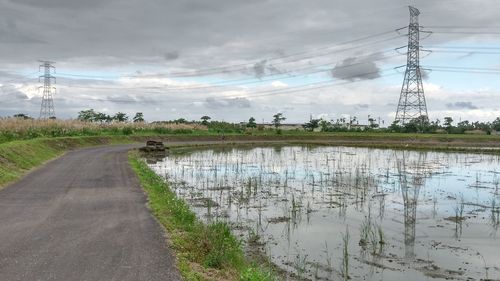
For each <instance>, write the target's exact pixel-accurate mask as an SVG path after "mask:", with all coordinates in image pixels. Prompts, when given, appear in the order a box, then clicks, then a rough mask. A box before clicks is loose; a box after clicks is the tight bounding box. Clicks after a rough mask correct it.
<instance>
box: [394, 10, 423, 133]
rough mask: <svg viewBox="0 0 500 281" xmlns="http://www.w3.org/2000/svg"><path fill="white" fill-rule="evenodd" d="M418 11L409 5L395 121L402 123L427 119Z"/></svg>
mask: <svg viewBox="0 0 500 281" xmlns="http://www.w3.org/2000/svg"><path fill="white" fill-rule="evenodd" d="M419 14H420V11H419V10H418V9H417V8H414V7H412V6H410V24H409V25H408V52H407V63H406V71H405V78H404V81H403V86H402V87H401V95H400V97H399V103H398V108H397V111H396V119H395V121H399V124H400V125H404V124H406V123H408V122H410V121H411V120H413V119H420V120H421V122H423V121H424V120H425V119H428V115H427V104H426V102H425V96H424V86H423V84H422V74H421V72H420V25H419V24H418V15H419Z"/></svg>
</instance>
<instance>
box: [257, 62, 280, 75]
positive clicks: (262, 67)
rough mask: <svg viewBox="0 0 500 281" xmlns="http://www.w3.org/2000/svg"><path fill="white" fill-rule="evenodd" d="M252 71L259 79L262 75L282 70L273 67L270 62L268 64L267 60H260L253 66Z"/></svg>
mask: <svg viewBox="0 0 500 281" xmlns="http://www.w3.org/2000/svg"><path fill="white" fill-rule="evenodd" d="M253 71H254V74H255V77H257V78H259V79H260V78H262V77H263V76H264V75H269V74H280V73H282V71H281V70H279V69H278V68H277V67H275V66H274V65H272V64H269V62H268V61H267V60H261V61H260V62H258V63H256V64H255V65H254V66H253Z"/></svg>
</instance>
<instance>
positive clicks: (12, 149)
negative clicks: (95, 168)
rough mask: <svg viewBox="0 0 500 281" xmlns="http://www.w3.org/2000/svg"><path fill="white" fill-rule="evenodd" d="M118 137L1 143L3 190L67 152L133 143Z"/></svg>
mask: <svg viewBox="0 0 500 281" xmlns="http://www.w3.org/2000/svg"><path fill="white" fill-rule="evenodd" d="M132 142H134V140H133V139H130V138H128V137H123V136H116V137H73V138H48V139H47V138H45V139H34V140H23V141H12V142H7V143H0V189H1V188H2V187H4V186H5V185H7V184H8V183H10V182H13V181H15V180H18V179H20V178H21V177H22V176H23V175H25V174H26V173H27V172H28V171H29V170H31V169H33V168H36V167H38V166H41V165H42V164H43V163H45V162H47V161H49V160H52V159H55V158H57V157H59V156H61V155H62V154H64V153H65V152H66V151H68V150H71V149H76V148H81V147H87V146H96V145H107V144H125V143H132Z"/></svg>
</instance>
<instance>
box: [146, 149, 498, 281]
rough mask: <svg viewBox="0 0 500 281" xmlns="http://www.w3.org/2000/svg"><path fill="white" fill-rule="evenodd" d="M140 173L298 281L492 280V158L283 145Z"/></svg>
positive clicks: (163, 164) (190, 159) (195, 156)
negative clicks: (160, 180)
mask: <svg viewBox="0 0 500 281" xmlns="http://www.w3.org/2000/svg"><path fill="white" fill-rule="evenodd" d="M150 166H151V167H152V168H153V169H154V170H155V171H156V172H157V173H158V174H159V175H161V176H164V177H166V178H167V180H168V181H170V182H171V183H172V186H173V188H174V189H175V191H176V193H177V194H178V195H179V196H181V197H183V198H185V199H186V200H187V201H188V202H189V203H190V205H191V206H192V208H193V210H194V211H195V212H196V213H197V214H198V216H199V217H200V218H202V219H203V220H206V221H215V220H223V221H227V222H229V223H230V224H231V225H232V226H233V228H234V232H235V233H236V234H237V235H239V236H241V238H242V239H243V240H244V241H246V243H247V245H249V246H250V247H259V248H260V249H261V250H262V252H264V253H265V255H267V256H268V257H269V258H270V259H271V260H272V262H273V263H275V264H276V265H277V266H279V267H280V268H281V269H283V270H286V271H287V272H290V273H292V274H294V275H295V276H299V277H301V278H304V279H310V280H343V279H345V278H346V277H347V276H349V277H350V279H351V280H398V281H399V280H406V281H410V280H430V279H432V280H479V279H493V280H495V279H500V234H498V233H497V232H498V227H499V225H500V218H499V216H500V191H499V180H500V157H498V156H491V155H489V156H488V155H472V154H457V153H436V152H409V151H394V150H380V149H365V148H347V147H300V146H291V147H280V148H276V147H267V148H266V147H263V148H252V149H243V148H237V149H236V148H235V149H232V148H230V149H219V150H203V151H194V152H191V153H188V154H184V155H180V156H175V155H173V156H168V157H166V158H164V159H161V160H160V161H158V162H156V163H154V162H152V163H150Z"/></svg>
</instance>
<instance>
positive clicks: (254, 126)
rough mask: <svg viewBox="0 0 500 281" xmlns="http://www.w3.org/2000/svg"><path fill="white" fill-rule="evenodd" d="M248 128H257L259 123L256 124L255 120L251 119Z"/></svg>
mask: <svg viewBox="0 0 500 281" xmlns="http://www.w3.org/2000/svg"><path fill="white" fill-rule="evenodd" d="M247 127H248V128H257V123H255V118H253V117H250V119H248V123H247Z"/></svg>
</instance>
